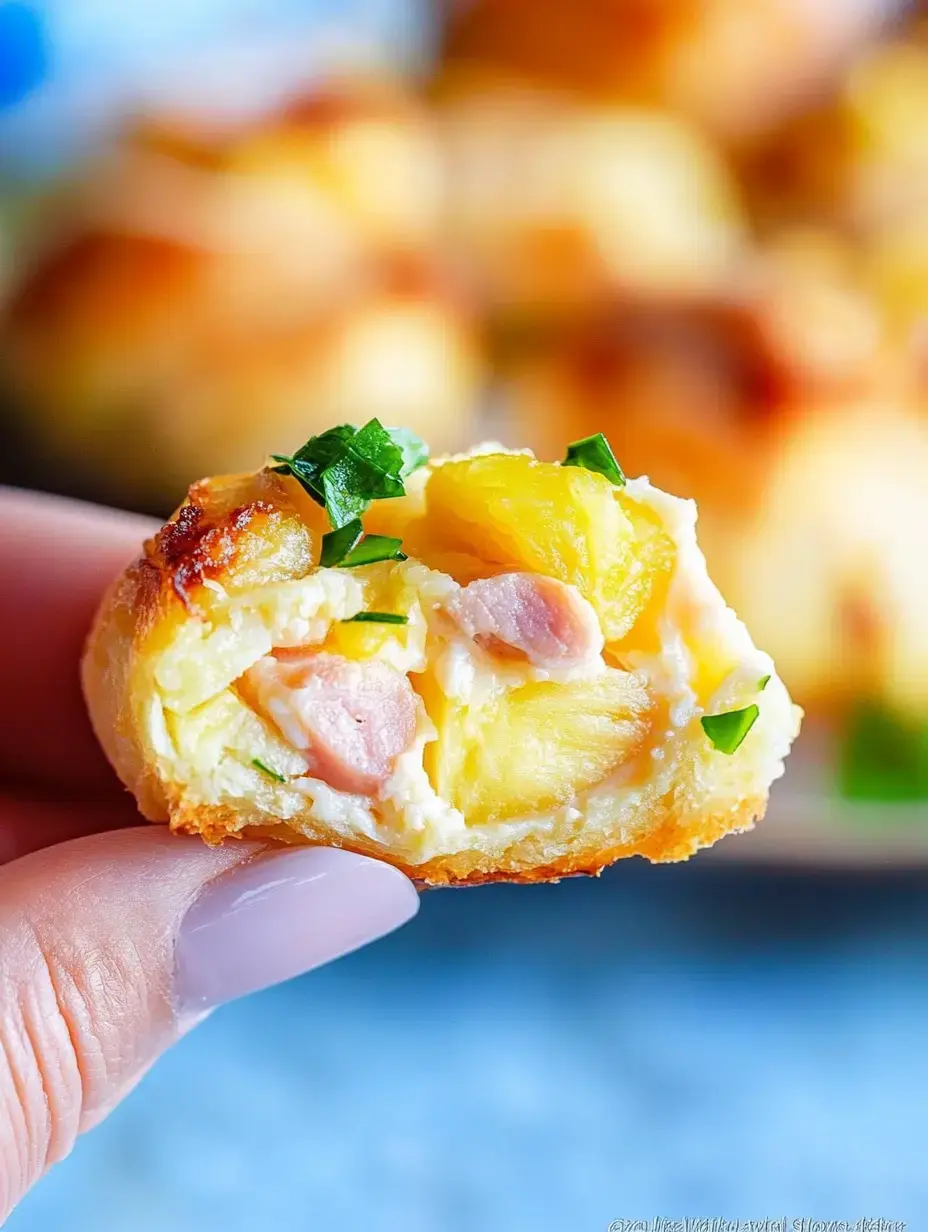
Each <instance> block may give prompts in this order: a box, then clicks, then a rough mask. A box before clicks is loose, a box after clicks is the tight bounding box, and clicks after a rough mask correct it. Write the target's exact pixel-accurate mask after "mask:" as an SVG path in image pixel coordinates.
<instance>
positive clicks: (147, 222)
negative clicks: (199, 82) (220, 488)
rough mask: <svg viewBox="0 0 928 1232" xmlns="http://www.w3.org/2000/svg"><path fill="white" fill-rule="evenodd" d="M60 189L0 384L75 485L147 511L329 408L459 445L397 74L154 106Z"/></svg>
mask: <svg viewBox="0 0 928 1232" xmlns="http://www.w3.org/2000/svg"><path fill="white" fill-rule="evenodd" d="M73 193H74V197H75V200H74V201H73V202H72V203H71V205H70V208H69V215H68V220H67V222H68V225H67V226H66V227H65V229H64V233H63V234H59V233H58V230H59V229H58V228H56V227H50V228H43V232H45V238H44V241H43V245H42V249H41V251H40V252H39V253H37V254H36V259H35V260H34V261H33V262H31V263H28V265H27V267H26V268H24V269H23V271H22V275H21V277H20V279H19V280H18V282H17V285H16V286H15V287H14V288H13V289H12V292H11V301H10V303H9V306H8V311H7V312H6V314H5V316H4V321H3V325H2V331H0V381H2V384H3V393H4V395H5V397H6V402H7V403H9V406H10V408H11V411H14V412H15V413H16V415H17V418H18V420H19V421H20V422H21V427H22V436H23V438H24V439H25V440H26V441H28V443H29V445H30V447H31V449H32V451H33V452H34V453H35V454H36V456H37V457H38V458H39V459H41V461H42V462H43V464H44V465H45V470H46V472H47V470H48V469H52V470H53V471H55V472H60V473H61V480H60V481H63V482H64V483H66V485H67V487H68V488H69V490H70V491H72V492H76V493H77V494H88V493H89V494H92V495H93V496H94V497H95V498H96V499H106V500H108V501H110V502H112V503H116V504H130V505H133V506H140V507H143V508H148V509H155V510H158V511H159V512H160V513H161V514H162V515H163V514H166V513H167V512H168V511H169V510H170V509H172V508H173V507H174V505H175V504H176V503H177V500H178V499H179V497H180V495H181V494H182V493H183V492H184V491H185V490H186V489H187V486H188V485H189V484H190V483H191V482H192V481H193V480H194V479H196V478H198V477H199V476H201V475H203V474H205V473H207V470H208V469H213V470H222V471H237V470H242V469H245V468H246V467H250V466H252V465H253V464H254V459H256V458H260V457H263V456H264V454H265V453H266V452H267V451H268V450H270V449H274V448H278V449H279V448H287V449H291V448H296V447H297V446H298V445H299V444H300V443H301V442H302V441H304V440H305V439H306V436H307V435H308V434H309V433H310V432H321V431H322V430H323V429H324V428H326V427H328V425H329V424H330V423H332V422H333V418H334V419H336V420H337V419H338V418H341V417H343V416H345V417H348V416H352V415H353V416H357V417H358V418H361V419H365V420H366V419H369V418H371V417H374V416H376V417H377V418H380V419H383V420H384V421H385V422H394V421H395V422H400V423H406V424H409V425H410V426H411V427H414V428H415V429H416V430H417V431H418V432H421V433H424V434H427V435H429V436H430V438H431V439H434V440H435V441H436V443H440V444H441V447H442V448H443V449H454V448H457V447H459V446H460V445H461V444H462V443H463V442H464V441H466V440H468V439H470V432H469V423H470V420H471V410H472V408H473V407H474V405H475V404H476V400H477V391H478V389H479V386H480V383H481V380H482V361H481V357H480V354H479V346H478V336H477V327H476V322H475V320H474V318H473V312H472V307H471V305H470V303H469V302H468V300H467V298H466V296H464V295H463V294H462V293H461V292H460V290H459V288H458V286H457V280H456V279H455V278H454V277H452V276H451V274H450V273H449V271H448V269H447V267H446V262H445V260H444V259H443V257H442V255H441V253H440V251H439V233H440V228H441V217H442V214H441V174H440V162H439V152H438V145H437V141H436V139H435V136H434V134H433V131H432V124H431V121H430V118H429V116H428V114H427V113H426V112H424V111H423V109H422V108H421V107H420V106H419V105H418V104H417V103H416V101H415V99H414V98H413V97H412V96H410V95H408V93H407V92H406V91H403V90H402V89H400V88H399V87H396V88H389V87H387V86H386V85H380V84H378V83H375V82H364V81H357V82H354V83H347V82H346V83H341V84H339V83H335V82H333V83H329V84H322V83H321V84H319V85H318V86H316V87H314V88H313V90H312V91H310V92H308V93H306V94H304V95H303V96H302V97H301V98H298V99H294V100H290V101H289V102H287V103H285V104H282V105H281V106H280V107H279V108H277V109H273V110H270V111H269V112H267V113H266V114H260V115H255V116H250V117H248V118H247V119H246V118H242V117H236V119H235V120H234V121H233V120H232V119H230V120H229V121H228V122H227V123H226V124H225V125H220V124H219V122H218V120H217V119H215V118H213V117H211V116H210V115H209V113H206V114H203V115H200V114H190V115H175V116H161V115H155V116H152V117H150V118H149V119H148V120H147V121H145V122H143V123H142V124H140V125H139V126H137V127H136V128H135V129H133V130H132V131H131V132H130V133H128V134H127V135H126V136H125V137H124V138H123V139H122V140H120V141H119V142H117V143H116V146H115V148H114V149H113V150H112V151H111V153H110V154H109V156H108V157H107V158H106V159H105V160H103V162H102V163H101V164H100V165H96V164H95V165H93V166H89V167H87V168H85V169H84V170H83V171H82V172H81V174H80V176H79V182H78V183H77V184H76V185H75V187H74V189H73Z"/></svg>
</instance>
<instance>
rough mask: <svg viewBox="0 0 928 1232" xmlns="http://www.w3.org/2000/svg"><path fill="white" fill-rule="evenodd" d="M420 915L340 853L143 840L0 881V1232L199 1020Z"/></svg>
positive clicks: (126, 839) (392, 873) (93, 841)
mask: <svg viewBox="0 0 928 1232" xmlns="http://www.w3.org/2000/svg"><path fill="white" fill-rule="evenodd" d="M417 905H418V898H417V895H416V892H415V890H414V888H413V886H412V884H411V883H410V882H409V881H407V880H406V878H405V877H404V876H403V875H402V874H401V873H399V872H398V871H397V870H396V869H394V868H392V867H390V866H389V865H386V864H381V863H379V862H377V861H375V860H369V859H366V858H364V857H362V856H356V855H353V854H351V853H350V852H345V851H337V850H332V849H328V848H313V847H305V848H296V849H290V850H288V851H275V852H268V851H267V850H266V849H264V848H261V847H259V846H257V845H255V844H247V843H240V844H238V843H236V844H231V845H227V846H225V847H220V848H212V849H211V848H209V847H206V846H205V845H204V844H203V843H201V842H200V841H199V840H196V839H183V838H177V837H174V836H172V835H170V834H168V833H167V832H166V831H164V830H160V829H156V828H154V827H140V828H137V829H132V830H122V831H119V832H116V833H109V834H98V835H94V836H92V837H89V838H83V839H77V840H75V841H74V842H70V843H65V844H63V845H61V846H60V847H54V848H50V849H48V850H45V851H41V852H37V853H35V854H34V855H30V856H27V857H25V858H23V859H21V860H18V861H15V862H14V863H13V864H9V865H6V866H5V867H4V868H2V869H0V1222H2V1221H3V1219H4V1218H5V1216H6V1215H7V1214H8V1213H9V1211H10V1209H11V1208H12V1207H13V1206H14V1205H15V1203H16V1202H17V1201H18V1200H19V1198H20V1197H21V1196H22V1195H23V1194H24V1193H25V1191H26V1190H27V1189H28V1188H29V1186H30V1185H32V1184H33V1182H34V1181H35V1180H37V1179H38V1178H39V1177H40V1176H41V1175H42V1173H43V1172H44V1171H45V1169H46V1168H47V1167H48V1166H49V1165H50V1164H52V1163H54V1162H56V1161H57V1160H59V1159H61V1158H62V1157H63V1156H65V1155H66V1154H67V1153H68V1152H69V1151H70V1149H71V1147H72V1145H73V1143H74V1140H75V1138H76V1137H77V1135H78V1134H79V1133H80V1132H81V1131H82V1130H84V1129H87V1128H89V1127H90V1126H92V1125H94V1124H95V1123H96V1122H97V1121H99V1120H101V1119H102V1118H103V1117H104V1116H105V1115H106V1113H107V1112H109V1111H110V1109H111V1108H112V1107H113V1106H114V1105H115V1104H117V1103H118V1102H119V1100H120V1099H121V1098H122V1097H123V1096H124V1095H125V1094H126V1093H127V1092H128V1091H129V1090H131V1088H132V1087H133V1086H134V1085H135V1083H136V1082H137V1081H138V1080H139V1078H140V1077H141V1076H142V1074H143V1073H144V1072H145V1071H146V1069H147V1068H148V1067H149V1066H150V1065H151V1063H152V1062H153V1061H154V1060H155V1059H156V1057H157V1056H158V1055H159V1054H160V1053H161V1052H162V1051H163V1050H164V1049H165V1048H167V1047H168V1046H169V1045H170V1044H171V1043H172V1042H173V1041H174V1040H176V1039H177V1038H178V1037H179V1036H180V1035H182V1034H183V1033H184V1032H185V1031H186V1030H188V1029H189V1028H190V1026H192V1025H193V1024H194V1023H196V1022H197V1021H198V1020H199V1019H200V1018H201V1017H202V1016H203V1015H204V1013H205V1012H206V1011H207V1010H209V1009H210V1008H212V1007H213V1006H215V1005H218V1004H219V1003H221V1002H223V1001H227V1000H230V999H232V998H233V997H237V996H241V995H242V994H244V993H247V992H251V991H253V990H255V989H258V988H263V987H266V986H267V985H269V984H274V983H278V982H279V981H281V980H284V979H288V978H289V977H290V976H293V975H297V974H299V973H300V972H302V971H307V970H309V969H310V968H312V967H315V966H318V965H319V964H320V963H324V962H327V961H329V960H330V959H332V958H336V957H338V956H339V955H341V954H344V953H347V952H348V951H349V950H352V949H355V948H356V947H357V946H360V945H363V944H364V943H365V942H368V941H372V940H374V939H375V938H376V937H379V936H382V935H383V934H384V933H387V932H389V931H390V930H391V929H393V928H396V927H397V926H398V925H400V924H402V923H404V922H405V921H406V920H408V919H409V918H410V917H411V916H413V915H414V914H415V912H416V909H417Z"/></svg>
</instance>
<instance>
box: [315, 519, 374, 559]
mask: <svg viewBox="0 0 928 1232" xmlns="http://www.w3.org/2000/svg"><path fill="white" fill-rule="evenodd" d="M363 537H364V528H363V526H362V525H361V519H360V518H355V520H354V521H353V522H348V523H347V525H345V526H340V527H339V528H338V530H330V531H329V533H328V534H327V535H323V536H322V554H321V556H320V557H319V564H320V565H322V567H323V568H324V569H331V568H333V567H334V566H335V565H340V564H341V563H342V561H343V560H344V559H345V557H346V556H347V555H348V553H349V552H350V551H351V549H352V548H354V547H356V546H357V545H358V544H359V543H360V542H361V540H362V538H363Z"/></svg>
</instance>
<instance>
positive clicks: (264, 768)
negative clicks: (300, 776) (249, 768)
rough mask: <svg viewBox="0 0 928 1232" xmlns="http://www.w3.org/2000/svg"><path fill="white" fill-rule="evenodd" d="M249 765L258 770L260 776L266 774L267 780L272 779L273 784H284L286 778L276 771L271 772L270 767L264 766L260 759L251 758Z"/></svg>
mask: <svg viewBox="0 0 928 1232" xmlns="http://www.w3.org/2000/svg"><path fill="white" fill-rule="evenodd" d="M251 764H252V765H253V766H254V767H255V769H256V770H260V771H261V773H262V774H266V775H267V777H268V778H269V779H273V780H274V782H275V783H286V781H287V780H286V778H285V777H284V775H282V774H278V773H277V771H276V770H272V769H271V767H270V766H266V765H265V764H264V762H263V761H262V760H261V758H260V757H253V758H252V759H251Z"/></svg>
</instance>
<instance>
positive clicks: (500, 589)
mask: <svg viewBox="0 0 928 1232" xmlns="http://www.w3.org/2000/svg"><path fill="white" fill-rule="evenodd" d="M444 607H445V611H446V612H447V613H448V615H449V616H451V618H452V619H453V620H454V621H455V622H456V623H457V625H458V626H459V627H460V628H461V629H462V630H463V631H464V632H465V633H466V634H467V635H468V637H472V638H473V639H474V640H475V641H477V642H479V643H481V644H482V645H484V646H485V647H486V648H487V649H488V650H491V651H496V652H498V653H504V654H505V653H508V654H510V655H512V654H521V655H524V656H525V657H526V658H527V659H528V660H529V662H530V663H533V664H535V666H537V667H573V666H579V665H581V664H583V663H585V662H588V661H590V660H593V659H596V658H598V657H599V655H600V654H601V653H602V649H603V635H602V630H601V629H600V627H599V620H598V619H597V617H596V613H595V612H594V611H593V608H592V607H591V606H590V604H589V603H588V602H587V600H586V599H584V598H583V596H582V595H581V594H580V592H579V591H578V590H577V589H576V587H575V586H568V585H567V584H566V583H564V582H558V581H556V580H555V579H554V578H548V577H540V576H538V575H537V574H534V573H501V574H499V575H498V576H497V577H491V578H482V579H480V580H478V581H476V582H471V583H470V585H469V586H465V587H463V589H461V590H459V591H458V592H457V593H456V594H455V595H453V596H452V597H451V598H450V599H448V600H446V602H445V604H444Z"/></svg>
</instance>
